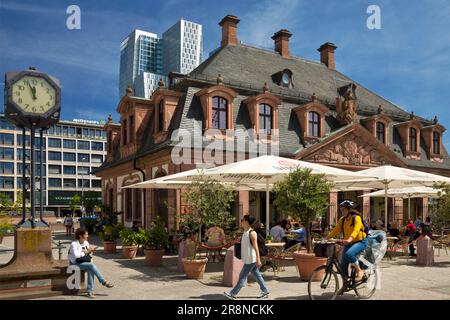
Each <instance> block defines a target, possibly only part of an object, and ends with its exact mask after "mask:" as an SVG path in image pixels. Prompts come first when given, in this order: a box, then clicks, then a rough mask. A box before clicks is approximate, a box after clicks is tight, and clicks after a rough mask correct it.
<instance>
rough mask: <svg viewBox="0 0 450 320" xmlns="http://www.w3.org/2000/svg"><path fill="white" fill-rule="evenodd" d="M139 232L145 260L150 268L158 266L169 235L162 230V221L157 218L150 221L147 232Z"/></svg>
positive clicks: (142, 230)
mask: <svg viewBox="0 0 450 320" xmlns="http://www.w3.org/2000/svg"><path fill="white" fill-rule="evenodd" d="M139 232H140V233H141V234H142V238H141V239H142V244H143V245H144V254H145V260H147V262H148V263H149V265H151V266H160V265H161V263H162V257H163V255H164V251H165V248H166V246H167V244H168V239H169V234H168V233H167V231H166V229H165V228H164V221H163V220H162V219H161V217H159V216H157V217H156V218H155V219H154V220H153V221H152V225H151V227H150V230H149V231H146V230H144V229H140V230H139Z"/></svg>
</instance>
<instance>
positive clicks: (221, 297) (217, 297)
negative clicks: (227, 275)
mask: <svg viewBox="0 0 450 320" xmlns="http://www.w3.org/2000/svg"><path fill="white" fill-rule="evenodd" d="M189 299H203V300H228V299H227V298H226V297H225V296H224V295H223V294H217V293H214V294H202V295H201V296H197V297H194V296H191V297H189Z"/></svg>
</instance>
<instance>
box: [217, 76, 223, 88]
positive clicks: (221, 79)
mask: <svg viewBox="0 0 450 320" xmlns="http://www.w3.org/2000/svg"><path fill="white" fill-rule="evenodd" d="M216 81H217V85H218V86H222V85H223V77H222V75H221V74H220V73H219V75H218V76H217V80H216Z"/></svg>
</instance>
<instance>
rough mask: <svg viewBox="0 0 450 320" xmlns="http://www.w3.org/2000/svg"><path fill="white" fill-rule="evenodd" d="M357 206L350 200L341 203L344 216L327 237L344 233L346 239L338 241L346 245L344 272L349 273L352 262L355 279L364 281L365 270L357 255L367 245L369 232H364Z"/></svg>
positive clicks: (342, 261) (342, 265)
mask: <svg viewBox="0 0 450 320" xmlns="http://www.w3.org/2000/svg"><path fill="white" fill-rule="evenodd" d="M355 207H356V204H355V203H354V202H352V201H350V200H345V201H343V202H341V203H340V204H339V208H340V209H341V211H342V213H343V216H342V217H341V218H340V219H339V221H338V223H337V225H336V227H335V228H334V229H333V230H331V232H330V233H329V234H328V236H327V237H326V238H327V239H331V238H334V237H336V236H337V235H339V234H340V233H343V235H344V239H343V240H340V241H338V243H340V244H342V245H343V246H344V247H343V252H342V260H341V267H342V272H344V273H345V274H346V275H348V265H349V264H351V265H352V266H353V267H354V268H355V271H356V275H355V281H362V280H363V278H364V271H363V270H361V267H360V266H359V263H358V261H357V257H358V255H359V254H360V253H361V252H363V251H364V250H365V249H366V247H367V234H366V233H365V232H364V224H363V220H362V218H361V214H360V213H359V212H358V211H356V210H355Z"/></svg>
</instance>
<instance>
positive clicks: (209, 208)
mask: <svg viewBox="0 0 450 320" xmlns="http://www.w3.org/2000/svg"><path fill="white" fill-rule="evenodd" d="M185 196H186V202H187V205H188V207H189V214H186V215H183V216H182V219H181V223H182V224H183V225H184V226H185V228H187V229H188V230H190V231H191V232H192V233H193V234H195V233H196V232H198V240H201V227H202V226H203V225H219V226H221V227H226V226H228V225H230V224H231V223H232V222H233V221H234V219H235V218H234V217H233V216H232V215H231V214H230V207H231V203H232V202H233V200H234V189H233V188H231V187H226V186H224V185H222V184H220V183H219V182H218V181H216V180H213V179H211V178H209V177H205V176H203V175H201V176H199V177H196V178H195V179H194V181H193V182H192V183H191V184H190V185H189V187H187V190H186V194H185ZM199 242H200V241H199ZM197 245H198V243H197ZM196 253H197V250H194V255H193V259H195V257H196Z"/></svg>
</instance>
